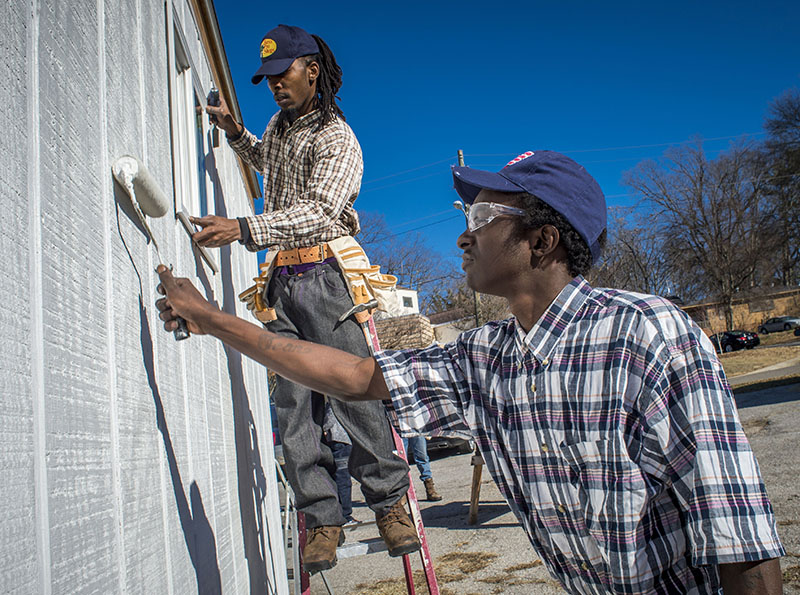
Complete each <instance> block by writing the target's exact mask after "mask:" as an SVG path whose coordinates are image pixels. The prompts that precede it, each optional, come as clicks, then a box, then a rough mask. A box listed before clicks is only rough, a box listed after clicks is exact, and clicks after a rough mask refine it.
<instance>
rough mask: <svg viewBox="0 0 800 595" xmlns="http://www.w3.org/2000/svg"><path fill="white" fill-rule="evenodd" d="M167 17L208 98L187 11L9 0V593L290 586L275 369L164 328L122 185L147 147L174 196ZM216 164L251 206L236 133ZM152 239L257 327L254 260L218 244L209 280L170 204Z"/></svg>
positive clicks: (3, 534) (225, 183) (134, 3)
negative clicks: (251, 307) (248, 292)
mask: <svg viewBox="0 0 800 595" xmlns="http://www.w3.org/2000/svg"><path fill="white" fill-rule="evenodd" d="M172 14H174V15H175V17H176V19H175V23H176V25H177V26H178V27H179V28H181V29H182V31H183V36H184V38H185V40H186V43H187V45H188V50H189V53H190V54H191V60H192V64H193V65H194V66H195V68H196V69H197V72H196V75H197V78H198V80H199V81H200V82H201V83H202V85H203V86H204V91H207V90H208V88H210V86H211V80H212V76H211V72H210V69H209V61H208V57H207V56H206V55H205V54H204V52H205V50H204V47H203V44H202V43H201V42H200V41H199V39H200V36H199V35H198V32H197V30H196V27H197V25H196V22H197V21H196V19H195V18H194V16H193V14H192V10H191V8H190V5H189V4H186V3H184V2H182V1H180V0H169V1H167V2H166V3H165V2H160V1H159V2H152V1H149V0H92V1H87V0H69V1H68V0H47V1H34V0H28V1H24V2H23V1H20V2H5V3H3V4H2V6H0V27H2V32H3V35H2V36H0V44H2V48H3V55H4V59H3V60H2V61H0V76H2V79H0V80H3V81H4V82H5V83H6V88H7V92H6V93H5V94H4V95H5V99H4V104H5V110H6V111H5V113H6V118H4V120H5V122H6V126H7V129H6V133H5V134H3V135H0V148H1V149H2V152H3V159H2V161H0V221H1V222H2V225H0V249H2V254H3V259H2V260H0V267H2V275H0V299H2V303H3V305H4V307H3V308H2V310H1V311H0V329H1V330H2V333H3V336H4V340H3V343H2V346H3V364H2V366H0V383H2V391H1V392H0V592H2V593H19V594H23V593H24V594H29V593H45V594H49V593H65V594H66V593H69V594H76V593H148V594H150V593H159V594H161V593H193V592H202V593H220V592H222V593H262V592H275V593H284V592H286V584H285V583H286V578H285V577H286V570H285V564H284V557H283V550H282V540H281V532H280V518H279V503H278V502H277V497H276V493H277V489H276V485H275V473H274V460H273V454H272V432H271V425H270V419H269V407H268V405H267V388H266V374H265V371H264V369H263V368H262V367H261V366H258V365H256V364H255V363H253V362H251V361H249V360H246V359H243V358H241V357H240V356H239V354H238V353H236V352H234V351H231V350H227V349H225V348H224V347H223V346H222V345H221V344H220V343H219V342H217V341H216V340H214V339H211V338H208V337H192V338H190V339H189V340H187V341H183V342H180V343H179V342H176V341H174V339H173V337H172V335H171V334H167V333H165V332H164V331H163V330H162V329H161V328H160V327H159V321H158V318H157V316H156V311H155V307H154V306H153V302H154V301H155V299H156V298H157V296H156V291H155V287H156V284H157V278H156V276H155V274H154V273H153V269H154V267H155V265H156V264H157V257H156V254H155V252H154V251H153V248H152V245H150V244H148V241H147V237H146V236H145V234H144V233H143V231H142V229H141V226H140V225H139V224H138V222H136V220H135V217H133V216H131V210H130V208H129V207H128V203H127V195H126V194H125V192H124V191H123V190H122V189H121V187H119V186H118V185H117V184H116V183H115V182H114V181H113V178H112V176H111V164H112V163H113V161H114V159H115V158H117V157H119V156H122V155H124V154H131V155H135V156H137V157H138V158H139V159H140V160H142V161H143V162H144V163H145V164H146V165H147V167H148V169H149V170H150V172H151V174H152V175H153V176H154V178H155V179H156V180H157V181H158V184H159V186H160V187H161V189H162V190H163V191H164V192H165V194H166V195H167V196H168V197H172V196H173V161H172V153H171V146H170V134H169V131H170V126H171V122H170V111H169V109H170V108H169V90H168V89H169V88H168V78H169V77H170V76H172V75H173V73H174V70H173V69H172V68H170V65H169V59H168V43H167V31H168V24H167V23H168V20H171V16H172ZM206 167H207V169H208V171H209V176H210V182H209V200H210V201H213V204H214V205H215V206H214V209H213V210H215V211H216V212H217V213H219V214H223V213H229V214H230V216H236V215H240V214H247V213H248V212H249V209H250V207H249V198H248V196H247V195H246V188H245V184H244V182H243V179H242V177H241V173H240V171H239V169H238V164H237V162H236V160H235V158H234V155H233V154H232V152H231V151H230V149H229V148H228V147H227V145H226V144H225V143H224V142H222V143H221V145H220V146H219V147H218V148H216V149H214V150H213V151H210V152H209V153H208V154H207V155H206ZM178 198H179V199H180V197H178ZM150 226H151V228H152V230H153V233H154V235H155V236H156V239H157V241H158V244H159V248H160V251H161V254H162V256H163V258H164V260H166V261H168V262H169V263H172V264H173V265H174V266H175V270H176V272H177V273H178V274H180V275H182V276H188V277H190V278H192V279H193V280H194V281H195V282H196V284H197V285H198V287H200V289H201V291H202V292H203V293H204V294H205V295H206V296H207V297H208V298H209V299H212V300H214V301H215V302H216V303H217V304H218V305H219V306H220V307H222V308H224V309H225V310H227V311H230V312H238V314H239V315H241V316H245V317H246V314H245V312H244V310H243V309H242V308H240V304H238V303H237V300H236V295H237V294H238V292H239V291H241V290H242V289H244V288H245V287H247V286H248V285H249V284H250V278H251V277H253V276H254V275H255V274H256V273H257V265H256V259H255V255H252V254H249V253H246V251H245V250H244V249H243V248H242V247H241V246H239V245H238V244H237V245H235V246H234V247H232V248H231V249H221V250H212V251H211V252H212V253H213V256H214V258H215V259H216V261H217V264H218V265H219V268H220V271H219V273H217V274H214V273H213V272H212V271H211V269H210V268H209V267H208V266H207V265H206V264H205V263H204V262H203V261H202V260H201V259H200V258H199V256H198V255H197V253H196V252H194V251H193V250H192V247H191V244H190V242H189V239H188V236H187V234H186V233H185V232H184V230H183V228H182V227H181V226H180V224H179V223H178V222H177V221H175V219H174V212H172V210H171V212H170V213H168V214H167V216H165V217H163V218H161V219H156V220H151V221H150Z"/></svg>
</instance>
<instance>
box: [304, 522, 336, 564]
mask: <svg viewBox="0 0 800 595" xmlns="http://www.w3.org/2000/svg"><path fill="white" fill-rule="evenodd" d="M343 543H344V533H343V532H342V528H341V527H337V526H336V525H325V526H322V527H313V528H312V529H309V530H308V533H307V534H306V547H304V548H303V568H305V569H306V572H308V573H309V574H314V573H315V572H319V571H320V570H328V569H329V568H333V567H334V566H336V548H337V547H339V546H340V545H342V544H343Z"/></svg>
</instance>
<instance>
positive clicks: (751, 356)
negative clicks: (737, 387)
mask: <svg viewBox="0 0 800 595" xmlns="http://www.w3.org/2000/svg"><path fill="white" fill-rule="evenodd" d="M797 357H800V345H794V346H792V347H770V348H769V349H745V350H742V351H734V352H733V353H723V354H722V355H720V361H721V362H722V367H723V368H724V369H725V374H726V375H727V376H728V378H734V377H735V376H739V375H741V374H748V373H750V372H755V371H756V370H760V369H761V368H766V367H767V366H772V365H774V364H778V363H781V362H785V361H787V360H790V359H795V358H797Z"/></svg>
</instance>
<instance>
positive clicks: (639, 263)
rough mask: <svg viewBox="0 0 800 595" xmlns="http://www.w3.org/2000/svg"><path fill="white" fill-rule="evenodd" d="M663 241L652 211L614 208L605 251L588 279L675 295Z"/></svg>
mask: <svg viewBox="0 0 800 595" xmlns="http://www.w3.org/2000/svg"><path fill="white" fill-rule="evenodd" d="M662 242H663V237H662V236H661V234H660V233H659V231H658V228H657V226H656V225H655V221H654V217H653V215H652V214H651V213H649V212H648V213H644V214H642V213H637V211H636V210H635V209H632V208H625V209H623V208H611V209H609V226H608V240H607V243H606V250H605V253H604V254H603V258H602V260H601V262H600V264H599V266H596V267H595V268H593V269H592V270H591V271H590V272H589V274H588V275H587V279H588V280H589V282H590V283H592V284H593V285H601V286H608V287H618V288H620V289H626V290H628V291H639V292H642V293H654V294H658V295H671V294H673V293H675V292H676V291H677V287H676V283H675V282H674V281H673V279H672V276H671V267H670V264H669V261H668V259H667V257H666V255H665V254H664V249H663V246H662ZM684 294H685V290H684V293H683V294H682V295H684Z"/></svg>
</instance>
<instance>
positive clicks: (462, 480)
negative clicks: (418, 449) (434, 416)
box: [311, 359, 800, 595]
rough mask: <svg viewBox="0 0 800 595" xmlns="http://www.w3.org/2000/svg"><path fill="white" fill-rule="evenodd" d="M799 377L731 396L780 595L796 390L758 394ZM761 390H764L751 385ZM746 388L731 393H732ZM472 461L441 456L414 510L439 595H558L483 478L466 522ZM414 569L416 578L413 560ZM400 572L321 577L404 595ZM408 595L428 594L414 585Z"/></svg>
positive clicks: (796, 503) (789, 563)
mask: <svg viewBox="0 0 800 595" xmlns="http://www.w3.org/2000/svg"><path fill="white" fill-rule="evenodd" d="M796 373H800V359H797V360H793V361H791V362H786V363H785V364H784V365H781V366H777V367H772V369H770V370H760V371H758V372H757V373H755V374H757V375H753V374H748V375H747V376H748V377H749V378H744V377H737V378H735V379H733V381H732V382H731V384H732V385H733V386H734V391H735V396H736V401H737V405H738V407H739V414H740V417H741V420H742V424H743V426H744V428H745V431H746V432H747V435H748V437H749V439H750V443H751V445H752V448H753V450H754V451H755V453H756V456H757V458H758V461H759V464H760V466H761V472H762V475H763V477H764V482H765V484H766V486H767V491H768V493H769V496H770V499H771V500H772V504H773V507H774V509H775V514H776V518H777V521H778V530H779V533H780V536H781V539H782V541H783V545H784V547H785V549H786V551H787V555H786V556H785V557H784V558H782V560H781V566H782V569H783V571H784V592H785V593H786V594H787V595H800V480H798V474H800V382H797V383H793V384H787V385H783V386H771V385H769V384H766V383H767V382H768V381H769V380H770V379H773V378H777V377H785V376H788V375H790V374H796ZM762 381H763V382H765V385H764V388H759V386H758V385H755V386H754V385H753V384H752V383H753V382H762ZM742 384H748V386H747V387H746V388H742V389H741V390H740V391H736V386H741V385H742ZM471 458H472V457H471V455H468V454H467V455H457V456H444V457H439V458H436V459H435V460H433V461H432V465H431V466H432V470H433V475H434V480H435V482H436V486H437V489H438V490H439V492H440V493H441V494H442V495H443V496H444V500H442V501H441V502H426V501H424V500H422V501H420V508H421V510H422V518H423V522H424V524H425V530H426V535H427V538H428V542H429V547H430V552H431V557H432V558H433V560H434V563H435V566H436V569H437V579H438V584H439V589H440V592H441V593H442V594H443V595H462V594H463V595H471V594H495V593H507V594H510V595H523V594H524V595H529V594H534V595H550V594H553V595H555V594H558V593H563V591H562V590H561V588H560V586H559V585H558V583H556V582H555V581H553V580H552V579H551V578H550V576H549V575H548V573H547V571H546V570H545V569H544V567H543V566H542V564H541V561H540V560H538V558H537V556H536V554H535V553H534V551H533V548H532V547H531V545H530V543H529V542H528V539H527V537H526V536H525V533H524V532H523V531H522V529H520V528H519V526H518V525H517V522H516V519H515V518H514V516H513V515H512V514H511V512H510V510H509V509H508V506H507V505H506V503H505V501H504V500H503V498H502V496H501V495H500V493H499V491H498V490H497V488H496V486H495V485H494V482H493V481H492V480H491V479H490V478H489V477H488V474H487V473H485V472H484V473H483V474H482V481H481V492H480V495H481V497H480V505H479V507H478V523H477V524H475V525H470V524H469V523H468V522H467V521H468V518H467V517H468V512H469V501H470V491H471V483H472V474H473V467H472V466H471V464H470V462H471ZM413 475H414V480H415V481H414V485H415V487H416V490H417V493H418V494H420V495H422V496H424V493H425V491H424V488H423V486H422V482H420V481H419V479H418V478H417V473H416V469H414V470H413ZM353 496H354V499H355V500H356V502H355V508H354V515H355V516H356V518H359V519H361V520H365V519H369V518H371V516H372V514H371V512H370V511H369V509H368V508H366V506H365V505H364V504H363V499H361V497H360V494H359V490H358V487H357V485H356V484H354V488H353ZM377 536H378V532H377V528H376V527H375V526H374V525H369V526H365V527H360V528H357V529H355V530H352V531H348V532H347V540H348V542H350V543H353V542H355V541H357V540H359V539H369V538H373V539H374V538H376V537H377ZM411 559H412V566H413V568H414V569H415V570H416V571H420V570H421V568H422V566H421V563H420V557H419V556H418V555H413V556H411ZM403 577H404V574H403V564H402V562H401V560H400V559H397V558H390V557H389V556H388V555H387V554H386V552H379V553H374V554H369V555H366V556H360V557H354V558H347V559H342V560H340V561H339V564H338V565H337V566H336V567H335V568H333V569H332V570H330V571H327V572H326V578H327V581H328V584H329V585H330V587H331V589H332V592H333V593H336V594H337V595H343V594H362V593H363V594H367V593H369V594H370V595H393V594H404V593H406V592H407V591H406V587H405V580H404V578H403ZM415 584H416V592H417V593H419V594H425V593H427V592H428V591H427V588H426V586H425V581H424V579H423V578H422V577H421V576H417V580H416V581H415ZM311 592H312V593H313V594H324V593H328V591H327V589H326V587H325V585H324V583H323V581H322V579H321V578H320V576H319V575H315V576H313V577H312V579H311Z"/></svg>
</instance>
